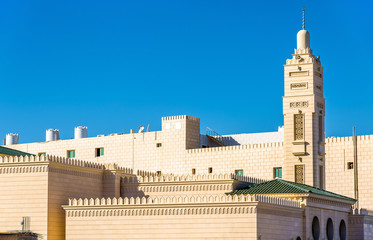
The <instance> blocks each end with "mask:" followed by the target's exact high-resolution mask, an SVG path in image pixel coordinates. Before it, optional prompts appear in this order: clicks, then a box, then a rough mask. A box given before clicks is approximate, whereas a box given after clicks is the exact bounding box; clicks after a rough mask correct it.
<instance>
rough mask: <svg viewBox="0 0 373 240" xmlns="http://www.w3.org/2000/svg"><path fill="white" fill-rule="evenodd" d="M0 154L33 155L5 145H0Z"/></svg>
mask: <svg viewBox="0 0 373 240" xmlns="http://www.w3.org/2000/svg"><path fill="white" fill-rule="evenodd" d="M0 155H11V156H35V155H34V154H31V153H26V152H22V151H18V150H14V149H11V148H7V147H2V146H0Z"/></svg>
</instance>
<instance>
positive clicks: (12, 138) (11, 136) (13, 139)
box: [5, 133, 18, 145]
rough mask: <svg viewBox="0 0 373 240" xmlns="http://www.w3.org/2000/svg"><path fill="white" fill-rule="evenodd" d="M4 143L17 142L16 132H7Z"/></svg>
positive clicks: (11, 143)
mask: <svg viewBox="0 0 373 240" xmlns="http://www.w3.org/2000/svg"><path fill="white" fill-rule="evenodd" d="M5 144H6V145H13V144H18V133H8V134H7V135H6V140H5Z"/></svg>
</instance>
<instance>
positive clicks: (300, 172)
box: [295, 165, 304, 183]
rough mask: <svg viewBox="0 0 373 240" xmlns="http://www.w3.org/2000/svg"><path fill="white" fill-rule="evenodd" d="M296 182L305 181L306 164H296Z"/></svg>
mask: <svg viewBox="0 0 373 240" xmlns="http://www.w3.org/2000/svg"><path fill="white" fill-rule="evenodd" d="M295 182H296V183H304V165H295Z"/></svg>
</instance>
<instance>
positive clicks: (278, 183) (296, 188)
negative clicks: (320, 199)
mask: <svg viewBox="0 0 373 240" xmlns="http://www.w3.org/2000/svg"><path fill="white" fill-rule="evenodd" d="M275 193H314V194H319V195H323V196H328V197H334V198H339V199H344V200H349V201H356V200H355V199H353V198H349V197H346V196H343V195H339V194H336V193H333V192H329V191H326V190H323V189H320V188H316V187H312V186H309V185H306V184H301V183H295V182H290V181H285V180H283V179H278V178H277V179H274V180H271V181H267V182H263V183H258V184H254V185H251V186H250V185H249V186H243V187H242V188H239V189H236V190H234V191H232V192H230V193H228V194H275Z"/></svg>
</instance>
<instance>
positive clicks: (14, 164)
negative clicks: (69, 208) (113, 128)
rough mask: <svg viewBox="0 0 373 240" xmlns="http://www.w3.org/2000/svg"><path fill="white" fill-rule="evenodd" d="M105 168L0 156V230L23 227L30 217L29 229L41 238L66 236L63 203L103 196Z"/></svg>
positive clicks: (67, 161)
mask: <svg viewBox="0 0 373 240" xmlns="http://www.w3.org/2000/svg"><path fill="white" fill-rule="evenodd" d="M104 171H105V170H104V167H103V166H101V165H97V164H92V163H88V162H83V161H79V160H74V159H64V158H58V157H48V158H47V159H46V158H44V157H40V158H39V157H5V158H2V157H0V190H1V194H0V232H1V231H4V232H5V231H9V230H21V229H22V228H21V225H20V222H21V220H22V217H29V218H30V220H31V221H30V224H29V225H30V229H29V230H30V231H32V232H34V233H37V234H40V237H42V239H50V240H51V239H56V240H57V239H58V240H60V239H65V212H64V211H63V209H62V207H61V206H62V205H63V204H67V203H68V199H69V198H72V197H102V196H103V192H104V191H103V190H104V183H105V179H104V178H103V176H104V174H103V173H104ZM123 171H126V169H124V170H123ZM111 194H112V195H114V192H112V193H111Z"/></svg>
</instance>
